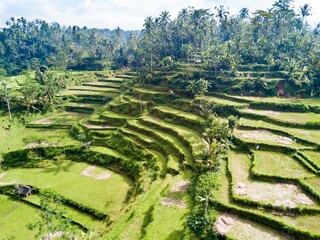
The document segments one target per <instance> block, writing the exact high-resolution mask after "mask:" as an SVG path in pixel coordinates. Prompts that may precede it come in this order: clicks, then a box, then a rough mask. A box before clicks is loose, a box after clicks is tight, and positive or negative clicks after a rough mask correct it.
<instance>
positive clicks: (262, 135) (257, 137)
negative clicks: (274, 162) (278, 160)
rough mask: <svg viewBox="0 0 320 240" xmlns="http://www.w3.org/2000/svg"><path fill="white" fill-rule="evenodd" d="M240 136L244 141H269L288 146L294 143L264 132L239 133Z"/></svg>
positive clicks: (289, 139) (286, 138)
mask: <svg viewBox="0 0 320 240" xmlns="http://www.w3.org/2000/svg"><path fill="white" fill-rule="evenodd" d="M240 136H241V137H243V138H246V139H255V140H261V141H266V140H269V141H273V142H277V143H281V144H285V145H290V144H293V143H294V142H293V141H292V139H291V138H288V137H284V136H278V135H275V134H273V133H271V132H269V131H266V130H252V131H247V132H245V133H241V134H240Z"/></svg>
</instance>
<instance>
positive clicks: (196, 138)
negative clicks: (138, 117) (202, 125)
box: [143, 115, 206, 155]
mask: <svg viewBox="0 0 320 240" xmlns="http://www.w3.org/2000/svg"><path fill="white" fill-rule="evenodd" d="M143 120H144V121H146V122H150V123H152V124H153V125H155V126H160V127H161V128H167V129H170V130H171V131H174V132H176V133H177V134H178V135H179V136H181V138H183V139H184V140H185V141H187V142H189V143H190V145H191V148H192V152H193V154H194V155H197V154H201V153H202V152H203V150H204V149H205V148H206V145H205V144H204V142H203V137H202V135H201V134H200V133H198V132H196V131H194V130H192V129H190V128H186V127H184V126H180V125H176V124H171V123H168V122H165V121H163V120H161V119H159V118H155V117H152V116H150V115H149V116H145V117H143Z"/></svg>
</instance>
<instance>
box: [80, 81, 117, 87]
mask: <svg viewBox="0 0 320 240" xmlns="http://www.w3.org/2000/svg"><path fill="white" fill-rule="evenodd" d="M83 86H87V87H89V89H90V87H94V88H102V89H103V88H121V83H117V82H114V83H108V82H91V83H84V84H83Z"/></svg>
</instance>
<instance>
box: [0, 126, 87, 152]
mask: <svg viewBox="0 0 320 240" xmlns="http://www.w3.org/2000/svg"><path fill="white" fill-rule="evenodd" d="M27 138H34V139H40V140H42V141H44V142H46V143H48V144H49V145H50V144H54V145H58V146H63V145H79V144H81V143H80V142H79V141H77V140H75V139H73V138H71V137H70V135H69V133H68V130H66V129H50V128H17V129H15V130H14V131H12V132H10V133H8V134H7V135H6V137H5V138H1V139H0V151H2V152H3V153H5V152H10V151H16V150H20V149H25V148H26V147H27V144H26V143H24V141H23V139H27Z"/></svg>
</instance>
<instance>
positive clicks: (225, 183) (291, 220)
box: [214, 161, 320, 234]
mask: <svg viewBox="0 0 320 240" xmlns="http://www.w3.org/2000/svg"><path fill="white" fill-rule="evenodd" d="M289 171H290V169H289ZM218 181H219V183H220V186H219V189H218V190H214V194H215V196H216V199H217V201H218V202H220V203H222V204H223V205H225V206H228V207H231V208H233V209H246V210H247V211H250V212H251V213H254V214H259V215H262V216H266V217H270V218H273V219H275V220H277V221H281V222H284V223H285V224H288V225H291V226H295V227H296V228H298V229H301V230H304V231H310V232H313V233H317V234H320V231H319V230H320V229H319V227H318V223H319V221H320V219H319V214H316V215H310V216H308V215H301V216H299V215H297V216H285V215H283V216H281V215H279V214H276V213H274V214H273V213H272V212H265V211H262V210H261V209H252V208H250V207H247V206H245V205H241V206H239V205H237V204H235V203H234V202H233V201H232V200H231V198H229V180H228V177H227V175H226V163H225V162H224V161H221V162H220V173H219V175H218ZM231 212H232V210H231ZM248 220H250V219H248ZM273 232H274V233H275V232H276V231H273Z"/></svg>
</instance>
